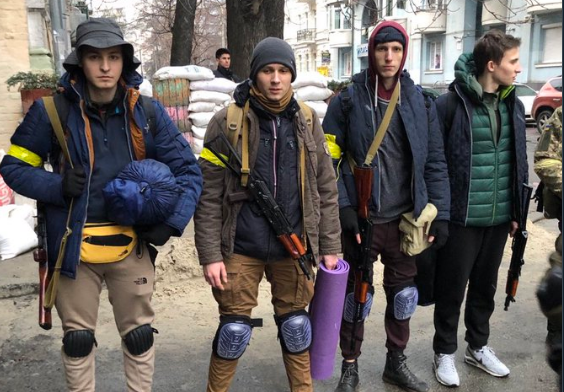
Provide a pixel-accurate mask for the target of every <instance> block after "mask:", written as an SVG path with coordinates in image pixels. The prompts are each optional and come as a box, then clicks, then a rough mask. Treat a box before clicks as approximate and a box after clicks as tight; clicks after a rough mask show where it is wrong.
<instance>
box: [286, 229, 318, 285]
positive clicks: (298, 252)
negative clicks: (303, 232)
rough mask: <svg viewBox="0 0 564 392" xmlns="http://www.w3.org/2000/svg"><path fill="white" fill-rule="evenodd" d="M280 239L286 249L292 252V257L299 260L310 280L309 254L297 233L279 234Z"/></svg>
mask: <svg viewBox="0 0 564 392" xmlns="http://www.w3.org/2000/svg"><path fill="white" fill-rule="evenodd" d="M278 240H279V241H280V242H282V245H284V248H286V251H287V252H288V253H290V255H291V257H292V259H294V260H297V261H298V264H299V265H300V268H301V270H302V271H303V273H304V275H305V276H306V277H307V279H308V280H311V275H310V274H309V271H308V269H307V266H306V264H305V261H306V260H307V254H306V250H305V248H304V246H303V245H302V242H301V241H300V239H299V238H298V236H297V235H296V234H295V233H291V234H282V235H280V236H278Z"/></svg>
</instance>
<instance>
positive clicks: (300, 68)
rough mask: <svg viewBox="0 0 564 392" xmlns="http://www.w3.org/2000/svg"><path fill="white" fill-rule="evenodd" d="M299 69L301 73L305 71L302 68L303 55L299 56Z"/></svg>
mask: <svg viewBox="0 0 564 392" xmlns="http://www.w3.org/2000/svg"><path fill="white" fill-rule="evenodd" d="M298 68H299V71H300V72H302V71H303V68H302V55H301V54H299V55H298Z"/></svg>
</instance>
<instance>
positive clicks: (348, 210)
mask: <svg viewBox="0 0 564 392" xmlns="http://www.w3.org/2000/svg"><path fill="white" fill-rule="evenodd" d="M339 220H340V221H341V229H342V230H343V231H345V232H347V233H352V234H354V235H357V234H359V233H360V230H359V229H358V215H357V213H356V211H355V210H354V208H352V207H351V206H348V207H343V208H341V209H340V210H339Z"/></svg>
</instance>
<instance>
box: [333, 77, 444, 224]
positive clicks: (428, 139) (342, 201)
mask: <svg viewBox="0 0 564 392" xmlns="http://www.w3.org/2000/svg"><path fill="white" fill-rule="evenodd" d="M369 80H370V78H369V76H368V72H367V70H364V71H362V72H361V73H358V74H356V75H354V77H353V80H352V81H353V83H352V85H351V86H349V87H348V95H349V96H350V103H349V105H346V106H348V107H350V110H349V113H348V115H346V114H345V113H344V111H343V102H342V95H338V96H336V97H335V98H333V99H332V100H331V103H330V104H329V108H328V109H327V115H326V116H325V118H324V120H323V130H324V132H325V134H326V137H327V138H328V140H329V142H331V139H332V138H333V136H334V142H335V143H336V144H337V145H338V146H339V147H340V150H341V151H342V152H343V153H346V154H349V155H350V156H351V157H352V158H353V159H354V161H355V162H356V164H361V163H362V162H364V160H365V158H366V153H367V152H368V149H369V148H370V145H371V144H372V141H373V140H374V135H375V133H376V130H377V129H378V125H379V123H377V120H376V115H375V111H374V88H373V87H372V86H370V85H369V84H370V83H369ZM400 83H401V90H400V98H399V100H398V104H397V106H396V111H397V112H398V113H399V116H400V118H401V121H402V122H403V125H404V127H405V130H406V133H407V138H408V140H409V146H410V149H411V154H412V156H413V169H412V182H411V189H409V190H408V189H406V190H405V191H406V192H411V195H412V198H413V205H414V215H415V217H418V216H419V215H420V214H421V211H422V210H423V208H425V205H426V204H427V203H428V202H431V203H432V204H434V205H435V207H437V210H438V215H437V218H436V219H437V220H449V218H450V215H449V209H450V191H449V182H448V170H447V166H446V161H445V156H444V151H443V142H442V136H441V130H440V128H439V127H440V124H439V122H438V121H437V113H436V110H435V105H434V103H433V102H429V108H428V109H427V107H426V106H425V99H424V97H423V94H422V93H421V92H420V91H419V90H418V89H417V88H416V86H415V84H414V83H413V80H411V78H410V77H409V74H408V73H407V72H406V71H404V72H403V73H402V74H401V76H400ZM347 118H348V119H349V124H346V119H347ZM332 155H333V154H332ZM333 157H334V158H337V157H336V156H335V155H333ZM335 164H336V169H337V175H338V179H337V184H338V188H339V207H340V208H343V207H347V206H353V207H355V206H356V205H357V197H356V191H355V187H354V178H353V176H352V173H351V170H350V165H349V164H348V162H347V157H346V156H345V155H344V154H343V156H342V157H341V159H336V160H335ZM372 167H373V173H374V179H373V187H372V204H373V208H378V203H379V197H380V196H379V195H380V186H384V185H382V184H380V172H379V170H380V169H379V165H378V157H377V156H376V157H375V158H374V161H373V162H372Z"/></svg>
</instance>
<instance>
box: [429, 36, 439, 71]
mask: <svg viewBox="0 0 564 392" xmlns="http://www.w3.org/2000/svg"><path fill="white" fill-rule="evenodd" d="M428 69H429V70H433V71H434V70H441V69H443V43H442V42H438V41H432V42H429V66H428Z"/></svg>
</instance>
